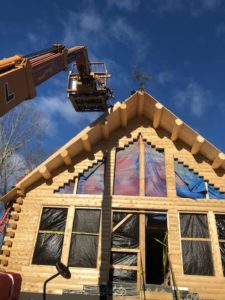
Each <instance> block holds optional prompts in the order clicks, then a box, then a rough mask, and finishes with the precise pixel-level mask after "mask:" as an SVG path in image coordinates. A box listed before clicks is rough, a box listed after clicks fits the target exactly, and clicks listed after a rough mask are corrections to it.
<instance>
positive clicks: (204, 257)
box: [182, 241, 213, 275]
mask: <svg viewBox="0 0 225 300" xmlns="http://www.w3.org/2000/svg"><path fill="white" fill-rule="evenodd" d="M182 255H183V269H184V274H189V275H213V262H212V252H211V245H210V242H203V241H182Z"/></svg>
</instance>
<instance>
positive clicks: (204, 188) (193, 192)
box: [174, 160, 225, 199]
mask: <svg viewBox="0 0 225 300" xmlns="http://www.w3.org/2000/svg"><path fill="white" fill-rule="evenodd" d="M174 168H175V177H176V192H177V196H178V197H182V198H192V199H204V198H209V199H225V194H224V193H222V192H220V191H219V189H216V188H215V187H214V186H213V185H212V184H208V183H207V182H205V181H204V179H203V178H202V177H200V176H198V175H197V174H195V173H194V172H193V171H192V170H190V169H189V168H188V167H186V166H184V165H183V164H182V163H180V162H178V161H177V160H175V161H174Z"/></svg>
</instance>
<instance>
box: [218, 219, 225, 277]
mask: <svg viewBox="0 0 225 300" xmlns="http://www.w3.org/2000/svg"><path fill="white" fill-rule="evenodd" d="M216 227H217V234H218V239H219V245H220V254H221V261H222V266H223V275H224V276H225V215H216Z"/></svg>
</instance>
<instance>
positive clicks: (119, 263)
mask: <svg viewBox="0 0 225 300" xmlns="http://www.w3.org/2000/svg"><path fill="white" fill-rule="evenodd" d="M112 223H113V229H112V249H111V265H112V267H111V272H110V280H111V281H113V282H136V281H137V270H138V267H137V253H138V251H139V250H138V248H139V215H138V214H132V213H126V212H114V213H113V220H112Z"/></svg>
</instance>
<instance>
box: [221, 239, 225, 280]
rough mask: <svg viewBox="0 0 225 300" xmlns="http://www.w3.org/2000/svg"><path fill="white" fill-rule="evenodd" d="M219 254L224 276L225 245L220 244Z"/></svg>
mask: <svg viewBox="0 0 225 300" xmlns="http://www.w3.org/2000/svg"><path fill="white" fill-rule="evenodd" d="M220 254H221V260H222V265H223V276H225V243H222V242H221V243H220Z"/></svg>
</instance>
